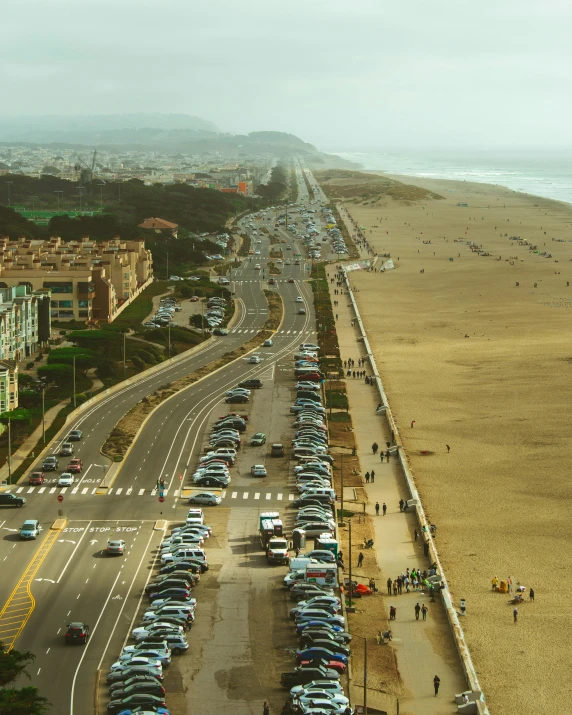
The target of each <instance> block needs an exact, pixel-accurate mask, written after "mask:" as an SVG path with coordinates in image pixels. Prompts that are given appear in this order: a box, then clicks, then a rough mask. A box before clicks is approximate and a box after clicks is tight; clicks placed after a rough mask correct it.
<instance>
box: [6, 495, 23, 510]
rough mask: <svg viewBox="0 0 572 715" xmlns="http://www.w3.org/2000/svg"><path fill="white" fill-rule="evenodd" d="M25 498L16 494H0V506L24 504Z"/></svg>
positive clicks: (19, 505)
mask: <svg viewBox="0 0 572 715" xmlns="http://www.w3.org/2000/svg"><path fill="white" fill-rule="evenodd" d="M25 503H26V500H25V499H24V497H19V496H18V495H17V494H0V506H17V507H21V506H24V504H25Z"/></svg>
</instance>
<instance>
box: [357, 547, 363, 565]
mask: <svg viewBox="0 0 572 715" xmlns="http://www.w3.org/2000/svg"><path fill="white" fill-rule="evenodd" d="M362 564H363V552H362V551H360V552H359V556H358V559H357V565H358V569H361V566H362Z"/></svg>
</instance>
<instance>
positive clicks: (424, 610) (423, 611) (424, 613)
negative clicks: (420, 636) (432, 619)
mask: <svg viewBox="0 0 572 715" xmlns="http://www.w3.org/2000/svg"><path fill="white" fill-rule="evenodd" d="M428 610H429V609H428V608H427V606H426V605H425V604H423V605H422V606H421V613H422V614H423V620H424V621H426V620H427V611H428Z"/></svg>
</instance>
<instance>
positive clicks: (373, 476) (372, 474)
mask: <svg viewBox="0 0 572 715" xmlns="http://www.w3.org/2000/svg"><path fill="white" fill-rule="evenodd" d="M369 478H370V480H371V483H372V484H373V483H374V482H375V472H374V471H373V469H372V470H371V474H370V475H369Z"/></svg>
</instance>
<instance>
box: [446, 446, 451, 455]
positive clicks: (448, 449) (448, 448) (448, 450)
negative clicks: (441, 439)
mask: <svg viewBox="0 0 572 715" xmlns="http://www.w3.org/2000/svg"><path fill="white" fill-rule="evenodd" d="M445 447H447V454H449V452H450V451H451V447H449V445H448V444H446V445H445Z"/></svg>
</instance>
